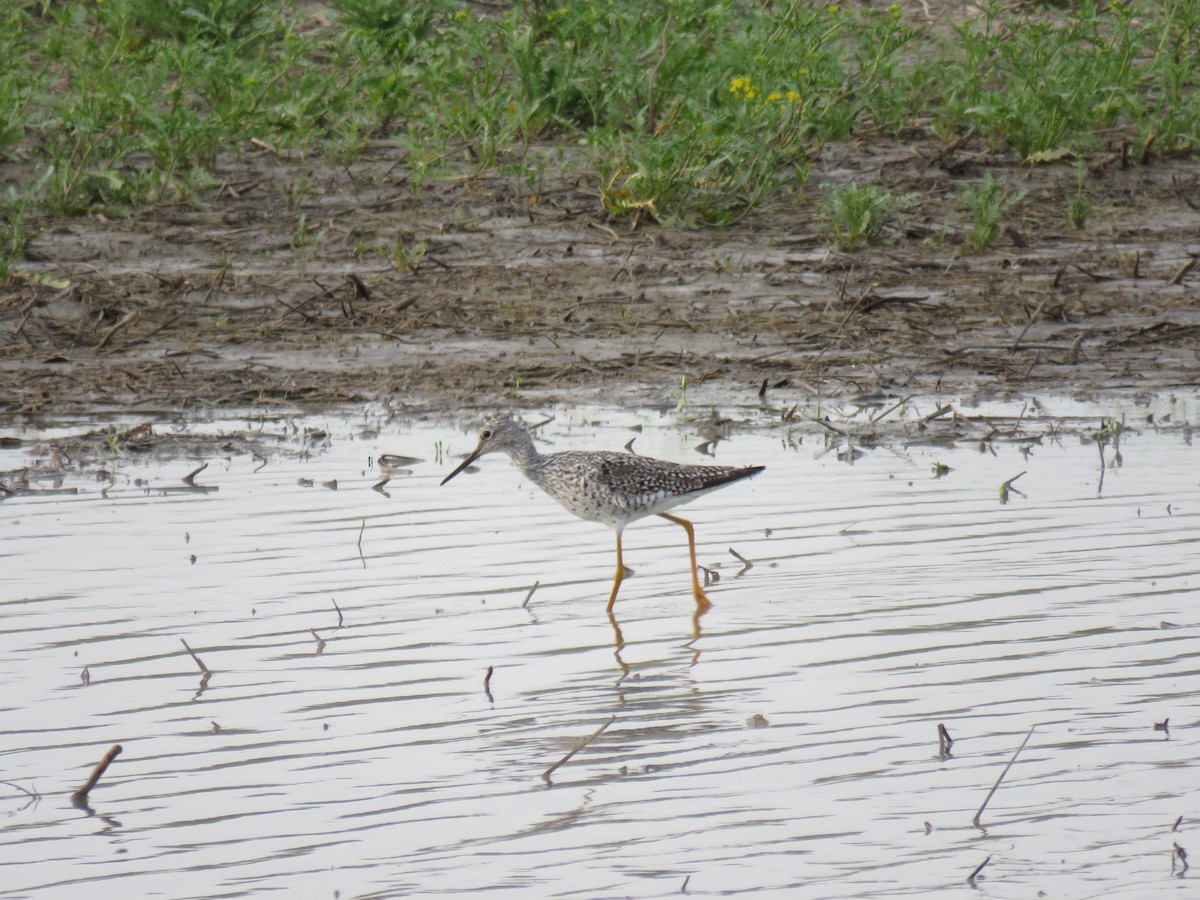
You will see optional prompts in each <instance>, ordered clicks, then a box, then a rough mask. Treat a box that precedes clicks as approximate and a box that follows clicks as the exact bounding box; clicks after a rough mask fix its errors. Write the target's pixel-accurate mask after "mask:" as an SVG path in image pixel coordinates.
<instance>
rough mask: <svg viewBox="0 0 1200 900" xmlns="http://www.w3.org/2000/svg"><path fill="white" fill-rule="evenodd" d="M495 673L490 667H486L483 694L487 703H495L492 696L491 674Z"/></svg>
mask: <svg viewBox="0 0 1200 900" xmlns="http://www.w3.org/2000/svg"><path fill="white" fill-rule="evenodd" d="M493 671H495V670H494V669H493V668H492V667H491V666H488V670H487V674H486V675H484V676H483V692H484V693H485V694H487V698H488V703H495V702H496V699H495V698H494V697H493V696H492V688H491V684H492V672H493Z"/></svg>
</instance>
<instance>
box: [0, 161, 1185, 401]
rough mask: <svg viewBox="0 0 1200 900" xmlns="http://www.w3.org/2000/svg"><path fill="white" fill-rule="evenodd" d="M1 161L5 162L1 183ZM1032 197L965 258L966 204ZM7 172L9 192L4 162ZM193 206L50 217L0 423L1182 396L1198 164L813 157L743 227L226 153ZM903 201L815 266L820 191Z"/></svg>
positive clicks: (4, 344)
mask: <svg viewBox="0 0 1200 900" xmlns="http://www.w3.org/2000/svg"><path fill="white" fill-rule="evenodd" d="M10 168H11V166H10ZM985 171H990V172H992V173H993V176H994V177H995V178H997V179H998V180H1002V181H1003V182H1004V183H1005V184H1006V186H1007V187H1008V188H1010V189H1014V190H1015V189H1024V190H1027V191H1028V194H1027V196H1026V197H1025V199H1024V201H1023V202H1022V203H1021V204H1020V206H1019V207H1018V208H1017V209H1016V211H1015V212H1014V213H1013V215H1012V216H1011V217H1010V220H1009V223H1008V228H1007V230H1006V232H1005V234H1004V236H1003V237H1002V238H1001V240H1000V242H999V244H998V246H997V247H996V248H995V249H993V250H991V251H986V252H981V253H977V252H974V251H972V250H971V249H970V247H969V245H968V244H967V243H966V241H965V239H964V234H965V232H966V231H967V230H968V229H969V227H970V221H969V218H968V213H967V210H966V208H965V207H964V206H963V204H962V202H961V199H960V194H961V192H962V190H963V188H964V187H965V186H968V185H970V184H972V183H974V182H976V181H977V179H978V178H979V177H981V176H982V174H983V172H985ZM9 174H19V173H9ZM219 177H220V179H221V184H220V186H219V188H217V189H215V190H214V191H213V192H212V194H211V196H210V198H209V199H208V202H207V203H206V204H205V205H202V206H201V205H178V206H160V207H156V208H154V209H149V210H145V211H140V212H137V213H134V214H131V215H130V216H129V217H128V218H125V219H112V218H106V217H101V216H95V217H85V218H67V217H62V218H51V217H45V218H42V219H40V220H39V221H37V222H36V225H37V227H38V228H39V229H40V234H39V236H38V237H37V238H36V239H35V240H34V241H33V242H32V244H31V245H30V249H29V254H28V255H29V259H28V261H27V262H26V263H24V264H23V265H21V267H20V273H19V275H18V277H16V278H14V279H12V280H10V282H9V283H8V284H7V285H5V286H4V288H3V292H2V293H0V311H2V313H3V325H2V326H0V413H3V414H4V415H7V416H12V415H14V414H17V415H19V414H63V413H77V412H81V411H95V410H99V409H118V410H128V411H133V412H139V413H142V412H144V413H147V414H152V413H158V412H163V411H170V412H187V411H190V410H203V409H222V408H235V407H236V408H244V407H247V406H257V407H261V408H263V409H265V410H270V409H280V408H284V409H292V408H312V407H314V406H317V405H327V404H334V403H355V402H364V401H380V400H386V401H388V402H389V403H390V404H391V405H392V406H393V408H395V409H397V410H401V411H408V412H414V413H417V412H425V411H448V410H454V409H460V408H461V409H468V410H470V409H476V408H491V407H496V406H502V405H503V406H510V407H518V408H520V407H531V406H538V405H546V404H549V403H553V402H594V401H601V402H606V403H619V404H630V405H634V404H639V405H644V404H651V405H653V404H661V403H672V404H674V403H675V402H676V401H677V399H678V397H677V392H679V391H680V390H681V387H682V382H683V380H684V379H686V392H687V398H688V402H689V403H698V404H704V403H725V404H730V403H741V402H751V401H753V400H754V399H755V396H756V394H757V393H758V392H759V391H760V390H761V389H762V387H763V385H764V384H765V385H766V390H767V396H769V397H770V398H771V399H772V401H773V402H775V403H777V404H779V405H781V406H787V405H791V404H801V406H803V405H805V404H808V403H811V402H813V401H815V400H816V399H818V398H846V397H856V396H862V395H871V394H893V395H899V396H914V395H917V396H921V395H926V396H927V395H934V394H945V395H964V394H969V395H975V396H980V395H983V396H990V395H1011V394H1022V393H1034V392H1043V393H1044V392H1057V393H1066V394H1073V395H1089V396H1090V395H1097V394H1101V393H1105V392H1122V393H1125V392H1152V391H1162V390H1176V389H1188V388H1194V387H1195V386H1196V384H1197V382H1198V380H1200V359H1198V356H1197V348H1198V347H1200V306H1198V304H1197V284H1200V271H1197V270H1196V269H1194V268H1193V266H1194V265H1195V262H1196V259H1197V257H1196V256H1195V254H1196V253H1197V251H1200V244H1198V243H1197V234H1200V231H1198V227H1200V212H1198V211H1197V209H1198V207H1200V166H1198V165H1197V164H1196V163H1194V162H1191V161H1185V160H1177V159H1151V160H1149V161H1148V164H1142V162H1141V161H1139V160H1130V161H1128V162H1127V163H1126V164H1123V163H1122V161H1121V159H1120V157H1119V154H1116V153H1113V154H1108V155H1101V156H1098V157H1097V158H1096V159H1093V160H1091V161H1090V167H1089V170H1088V179H1087V182H1086V184H1085V190H1086V191H1087V192H1088V196H1089V199H1090V200H1091V202H1092V204H1093V211H1092V214H1091V216H1090V217H1089V219H1088V222H1087V224H1086V226H1085V228H1084V229H1083V230H1075V229H1072V228H1069V227H1068V226H1067V224H1066V219H1065V202H1066V201H1065V198H1066V196H1067V191H1068V190H1071V191H1074V190H1075V188H1076V170H1075V167H1074V165H1071V164H1064V165H1061V166H1043V167H1037V168H1021V167H1019V166H1017V165H1015V163H1013V162H1012V161H1010V160H1005V159H1001V158H997V157H995V156H991V155H988V154H987V153H985V152H984V151H983V150H982V148H978V147H972V146H971V145H969V144H968V145H967V146H965V147H962V148H958V149H957V150H955V151H954V152H953V153H950V154H947V155H942V147H941V145H939V144H938V143H937V142H936V141H934V140H932V139H930V138H927V137H926V138H916V139H914V140H913V141H911V142H891V143H889V142H882V141H879V140H877V139H873V140H871V141H870V142H862V143H853V144H849V145H842V146H839V147H836V148H828V149H827V150H826V152H825V153H824V155H823V159H822V161H821V162H820V164H818V165H817V166H816V167H815V168H814V170H813V173H812V175H811V177H810V178H809V180H808V181H807V183H806V184H805V186H804V187H803V188H799V189H797V190H796V191H795V192H793V193H790V194H786V195H783V196H780V197H777V198H776V199H774V200H773V201H772V202H771V203H770V204H769V205H767V206H766V207H764V208H762V209H760V210H759V211H757V212H755V213H754V214H753V215H751V216H749V217H747V218H746V219H745V220H744V221H742V222H741V223H740V224H738V225H736V226H734V227H730V228H724V229H720V230H700V231H682V230H677V229H672V228H665V227H660V226H658V225H654V224H652V223H645V222H643V223H641V224H640V225H639V227H637V228H636V230H631V229H630V227H629V223H628V222H622V221H616V220H610V219H608V218H607V217H606V216H605V215H604V214H603V213H602V211H601V210H600V207H599V202H598V198H597V193H596V190H595V188H596V186H595V185H591V184H587V183H581V182H578V181H570V180H567V179H566V178H559V179H558V180H557V181H555V182H552V183H543V184H542V185H541V186H540V189H539V190H538V192H537V193H531V192H530V189H529V187H528V186H527V183H526V181H525V180H524V179H522V178H519V177H513V178H501V177H478V176H472V175H470V174H469V172H466V171H465V170H464V174H463V175H462V176H461V177H452V178H449V177H448V178H444V179H442V180H438V181H426V182H424V183H423V184H421V185H420V186H414V185H413V183H412V179H411V177H410V173H407V172H406V171H405V170H404V168H403V166H402V160H400V159H399V158H398V157H397V156H396V154H395V151H394V149H393V148H392V147H391V146H390V145H388V144H381V145H379V146H378V147H376V148H375V149H374V151H373V152H372V153H371V154H369V155H368V156H367V157H366V158H364V159H361V160H359V161H357V162H355V163H353V164H350V165H348V166H338V165H332V164H328V163H326V162H324V161H319V160H301V161H284V160H280V159H277V158H276V157H274V156H271V155H269V154H267V153H266V152H265V151H260V152H259V153H258V154H257V155H247V156H246V157H244V158H241V159H238V160H232V159H231V160H227V161H225V163H224V164H223V166H222V168H221V169H220V171H219ZM850 181H857V182H858V183H860V184H864V183H868V182H869V183H874V184H878V185H880V186H882V187H884V188H886V189H888V190H890V191H892V192H893V193H895V194H912V195H913V198H912V199H913V205H912V206H911V207H910V208H909V209H908V211H907V212H905V213H903V214H901V215H899V216H898V217H897V218H896V222H895V227H893V228H892V229H891V230H890V231H889V232H888V233H887V235H886V242H885V243H884V244H883V245H880V246H875V247H870V248H867V249H864V250H861V251H858V252H854V253H842V252H838V251H837V250H835V249H832V243H831V241H830V239H829V237H828V235H827V234H826V233H825V232H824V229H823V226H822V223H821V221H820V218H819V203H820V200H821V197H822V188H821V185H823V184H834V185H837V184H845V183H848V182H850Z"/></svg>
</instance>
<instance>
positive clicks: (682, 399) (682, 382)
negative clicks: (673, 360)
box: [675, 375, 688, 413]
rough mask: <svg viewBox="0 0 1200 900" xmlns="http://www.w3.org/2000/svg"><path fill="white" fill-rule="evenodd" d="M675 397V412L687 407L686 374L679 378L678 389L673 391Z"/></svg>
mask: <svg viewBox="0 0 1200 900" xmlns="http://www.w3.org/2000/svg"><path fill="white" fill-rule="evenodd" d="M675 399H676V400H678V401H679V402H678V403H676V404H675V412H677V413H681V412H683V411H684V410H685V409H687V405H688V399H687V376H686V375H684V376H683V377H682V378H680V379H679V390H677V391H676V392H675Z"/></svg>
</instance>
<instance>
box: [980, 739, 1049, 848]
mask: <svg viewBox="0 0 1200 900" xmlns="http://www.w3.org/2000/svg"><path fill="white" fill-rule="evenodd" d="M1035 728H1037V725H1030V726H1029V734H1027V735H1025V740H1023V741H1021V746H1020V747H1018V748H1017V749H1016V751H1015V752H1014V753H1013V755H1012V759H1010V760H1009V761H1008V765H1007V766H1005V767H1004V771H1003V772H1001V773H1000V777H999V778H997V779H996V783H995V784H993V785H992V789H991V790H990V791H988V795H987V796H986V797H984V798H983V805H982V806H980V807H979V812H977V813H975V818H974V819H972V820H971V821H972V822H974V824H975V827H976V828H978V827H979V817H980V816H982V815H983V811H984V809H986V808H987V805H988V802H989V801H990V800H991V799H992V795H993V794H995V793H996V789H997V788H998V787H1000V782H1001V781H1003V780H1004V776H1005V775H1007V774H1008V770H1009V769H1011V768H1012V764H1013V763H1015V762H1016V761H1017V757H1018V756H1019V755H1020V753H1021V751H1022V750H1024V749H1025V745H1026V744H1028V743H1029V739H1030V738H1031V737H1033V730H1034V729H1035ZM986 862H987V860H984V863H986ZM979 868H980V869H982V868H983V866H980V867H979ZM976 871H978V870H976Z"/></svg>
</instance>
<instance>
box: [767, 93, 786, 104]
mask: <svg viewBox="0 0 1200 900" xmlns="http://www.w3.org/2000/svg"><path fill="white" fill-rule="evenodd" d="M782 99H783V94H780V93H778V92H776V93H773V94H768V95H767V102H768V103H778V102H779V101H780V100H782Z"/></svg>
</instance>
